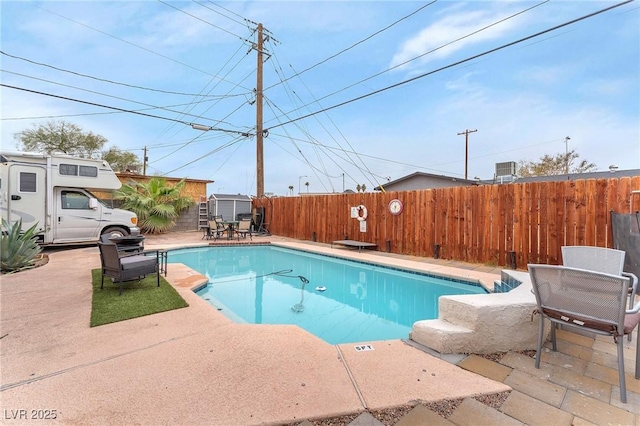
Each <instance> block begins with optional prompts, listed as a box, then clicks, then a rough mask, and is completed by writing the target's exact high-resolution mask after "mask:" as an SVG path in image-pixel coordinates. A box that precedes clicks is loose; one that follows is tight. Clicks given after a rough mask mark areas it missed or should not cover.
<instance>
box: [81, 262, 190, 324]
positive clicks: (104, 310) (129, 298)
mask: <svg viewBox="0 0 640 426" xmlns="http://www.w3.org/2000/svg"><path fill="white" fill-rule="evenodd" d="M91 276H92V279H93V300H92V302H91V327H95V326H97V325H103V324H109V323H112V322H118V321H124V320H128V319H131V318H137V317H142V316H145V315H151V314H155V313H158V312H164V311H170V310H172V309H178V308H184V307H187V306H189V304H188V303H187V302H185V301H184V299H183V298H182V296H180V295H179V294H178V292H177V291H176V290H175V289H174V288H173V287H172V286H171V284H169V283H168V282H167V281H166V280H165V279H164V278H163V277H162V276H161V277H160V287H158V286H157V281H156V275H155V274H153V275H147V276H146V277H145V278H143V279H142V280H140V281H137V280H134V281H128V282H125V283H124V285H123V287H122V288H123V290H122V295H121V296H118V291H119V287H120V286H119V284H118V283H113V282H112V281H111V278H109V277H104V288H103V289H100V279H101V276H102V275H101V273H100V269H94V270H92V271H91Z"/></svg>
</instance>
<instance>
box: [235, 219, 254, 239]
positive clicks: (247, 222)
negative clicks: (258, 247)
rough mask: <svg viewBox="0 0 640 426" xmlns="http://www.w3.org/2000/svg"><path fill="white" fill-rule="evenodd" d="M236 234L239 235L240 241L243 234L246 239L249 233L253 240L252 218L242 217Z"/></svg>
mask: <svg viewBox="0 0 640 426" xmlns="http://www.w3.org/2000/svg"><path fill="white" fill-rule="evenodd" d="M236 234H237V235H238V241H240V237H241V236H242V238H245V239H246V238H247V235H249V239H250V240H251V241H253V236H252V235H251V219H242V220H241V221H240V222H238V228H237V229H236Z"/></svg>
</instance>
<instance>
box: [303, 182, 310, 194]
mask: <svg viewBox="0 0 640 426" xmlns="http://www.w3.org/2000/svg"><path fill="white" fill-rule="evenodd" d="M304 186H306V187H307V194H308V193H309V182H305V183H304Z"/></svg>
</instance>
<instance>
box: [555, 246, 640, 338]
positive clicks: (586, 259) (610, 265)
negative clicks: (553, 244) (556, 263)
mask: <svg viewBox="0 0 640 426" xmlns="http://www.w3.org/2000/svg"><path fill="white" fill-rule="evenodd" d="M624 261H625V252H624V251H622V250H616V249H610V248H604V247H591V246H563V247H562V264H563V265H564V266H568V267H570V268H580V269H588V270H590V271H596V272H603V273H605V274H610V275H623V276H626V277H629V279H630V283H631V285H630V286H629V295H630V296H629V309H631V308H633V304H634V303H635V300H636V292H637V290H638V277H636V275H635V274H632V273H630V272H624V264H625V263H624ZM629 338H631V336H629Z"/></svg>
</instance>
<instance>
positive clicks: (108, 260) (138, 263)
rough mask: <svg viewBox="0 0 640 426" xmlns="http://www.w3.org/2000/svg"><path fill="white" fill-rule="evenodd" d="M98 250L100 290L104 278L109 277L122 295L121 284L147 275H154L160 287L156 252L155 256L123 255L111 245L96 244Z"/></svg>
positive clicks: (157, 254) (156, 252)
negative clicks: (100, 269) (100, 277)
mask: <svg viewBox="0 0 640 426" xmlns="http://www.w3.org/2000/svg"><path fill="white" fill-rule="evenodd" d="M98 248H99V249H100V263H101V264H102V279H101V281H100V289H102V288H104V277H105V275H106V276H107V277H110V278H111V280H112V281H113V282H114V283H116V282H117V283H119V285H120V291H119V293H118V295H122V284H123V283H124V282H125V281H132V280H138V281H139V280H140V279H141V278H143V277H145V276H146V275H148V274H154V273H155V274H156V277H157V283H158V287H160V261H159V260H160V259H159V253H158V251H157V250H154V251H153V252H155V254H156V256H155V257H154V256H145V255H144V254H138V253H135V254H132V255H126V254H125V255H123V254H121V253H119V252H118V248H117V247H116V245H115V244H113V243H103V242H98Z"/></svg>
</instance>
